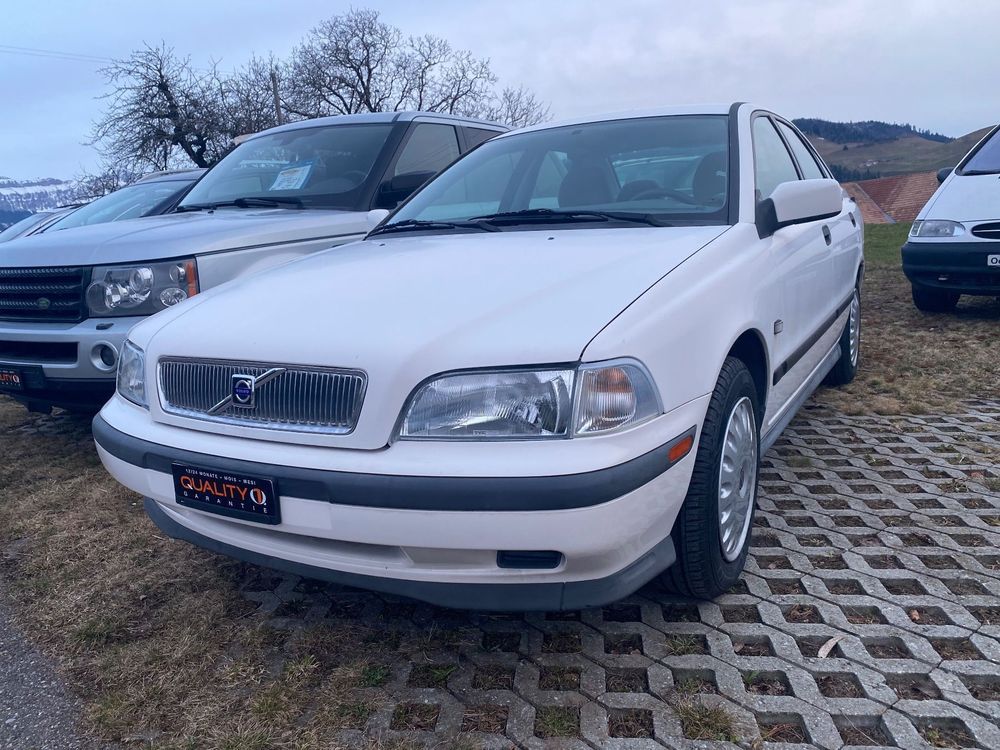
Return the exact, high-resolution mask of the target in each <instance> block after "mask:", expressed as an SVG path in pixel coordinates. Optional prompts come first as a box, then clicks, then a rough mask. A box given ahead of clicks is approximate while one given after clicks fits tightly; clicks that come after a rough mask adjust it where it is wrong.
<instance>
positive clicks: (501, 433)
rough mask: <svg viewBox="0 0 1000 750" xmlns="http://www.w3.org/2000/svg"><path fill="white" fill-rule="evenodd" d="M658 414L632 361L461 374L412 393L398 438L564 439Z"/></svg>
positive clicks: (654, 399)
mask: <svg viewBox="0 0 1000 750" xmlns="http://www.w3.org/2000/svg"><path fill="white" fill-rule="evenodd" d="M574 407H575V408H574ZM661 412H662V408H661V406H660V400H659V397H658V395H657V393H656V390H655V388H654V387H653V383H652V381H651V379H650V377H649V376H648V375H647V374H646V371H645V369H644V368H642V367H641V366H640V365H639V364H638V363H635V362H616V363H608V364H602V365H599V366H595V365H586V366H583V367H581V368H579V369H578V370H577V369H546V370H496V371H481V372H463V373H453V374H447V375H442V376H441V377H439V378H436V379H434V380H432V381H430V382H428V383H426V384H424V385H423V386H421V387H420V388H418V389H417V391H416V393H414V395H413V396H412V397H411V398H410V401H409V404H408V407H407V408H406V409H405V410H404V412H403V419H402V422H401V424H400V429H399V437H400V438H402V439H411V440H412V439H431V440H441V439H460V440H516V439H522V440H523V439H532V438H535V439H538V438H567V437H571V436H572V435H574V434H576V435H595V434H600V433H606V432H611V431H614V430H620V429H623V428H625V427H629V426H632V425H635V424H639V423H640V422H643V421H645V420H646V419H649V418H650V417H654V416H656V415H657V414H659V413H661Z"/></svg>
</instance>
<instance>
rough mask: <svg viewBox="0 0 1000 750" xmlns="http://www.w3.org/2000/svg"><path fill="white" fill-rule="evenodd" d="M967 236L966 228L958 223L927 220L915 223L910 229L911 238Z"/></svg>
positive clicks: (944, 220)
mask: <svg viewBox="0 0 1000 750" xmlns="http://www.w3.org/2000/svg"><path fill="white" fill-rule="evenodd" d="M963 234H965V227H964V226H962V225H961V224H959V223H958V222H957V221H948V220H947V219H926V220H924V221H915V222H913V226H912V227H910V236H911V237H958V236H959V235H963Z"/></svg>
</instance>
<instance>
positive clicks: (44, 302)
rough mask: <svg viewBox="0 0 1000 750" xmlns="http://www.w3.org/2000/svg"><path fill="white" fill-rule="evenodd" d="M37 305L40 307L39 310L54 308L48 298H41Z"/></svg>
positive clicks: (36, 302)
mask: <svg viewBox="0 0 1000 750" xmlns="http://www.w3.org/2000/svg"><path fill="white" fill-rule="evenodd" d="M35 304H36V305H38V309H39V310H48V309H49V308H50V307H52V302H51V300H49V298H48V297H39V298H38V299H37V300H36V301H35Z"/></svg>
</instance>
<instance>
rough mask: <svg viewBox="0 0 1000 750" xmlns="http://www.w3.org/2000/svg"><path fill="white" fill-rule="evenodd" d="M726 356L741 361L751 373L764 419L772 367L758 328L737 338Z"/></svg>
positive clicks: (761, 416) (751, 329) (761, 415)
mask: <svg viewBox="0 0 1000 750" xmlns="http://www.w3.org/2000/svg"><path fill="white" fill-rule="evenodd" d="M726 356H727V357H735V358H736V359H738V360H740V361H741V362H742V363H743V364H744V365H746V368H747V369H748V370H749V371H750V376H751V377H752V378H753V382H754V386H755V387H756V389H757V399H758V405H759V407H760V417H759V418H760V419H763V417H764V412H765V411H766V410H767V396H768V383H769V380H770V378H769V375H768V373H769V372H770V365H769V358H768V354H767V345H766V344H765V343H764V337H763V335H761V332H760V331H758V330H757V329H756V328H749V329H747V330H746V331H744V332H743V333H741V334H740V335H739V336H738V337H737V338H736V341H734V342H733V344H732V346H730V347H729V351H728V352H727V353H726Z"/></svg>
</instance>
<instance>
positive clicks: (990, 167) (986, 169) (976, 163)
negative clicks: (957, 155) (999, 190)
mask: <svg viewBox="0 0 1000 750" xmlns="http://www.w3.org/2000/svg"><path fill="white" fill-rule="evenodd" d="M998 172H1000V130H997V131H995V132H994V133H993V135H992V136H991V137H990V139H989V140H988V141H986V143H984V144H983V145H982V146H980V147H979V150H978V151H976V153H974V154H973V155H972V158H971V159H969V161H968V162H966V163H965V165H963V167H962V174H997V173H998Z"/></svg>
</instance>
